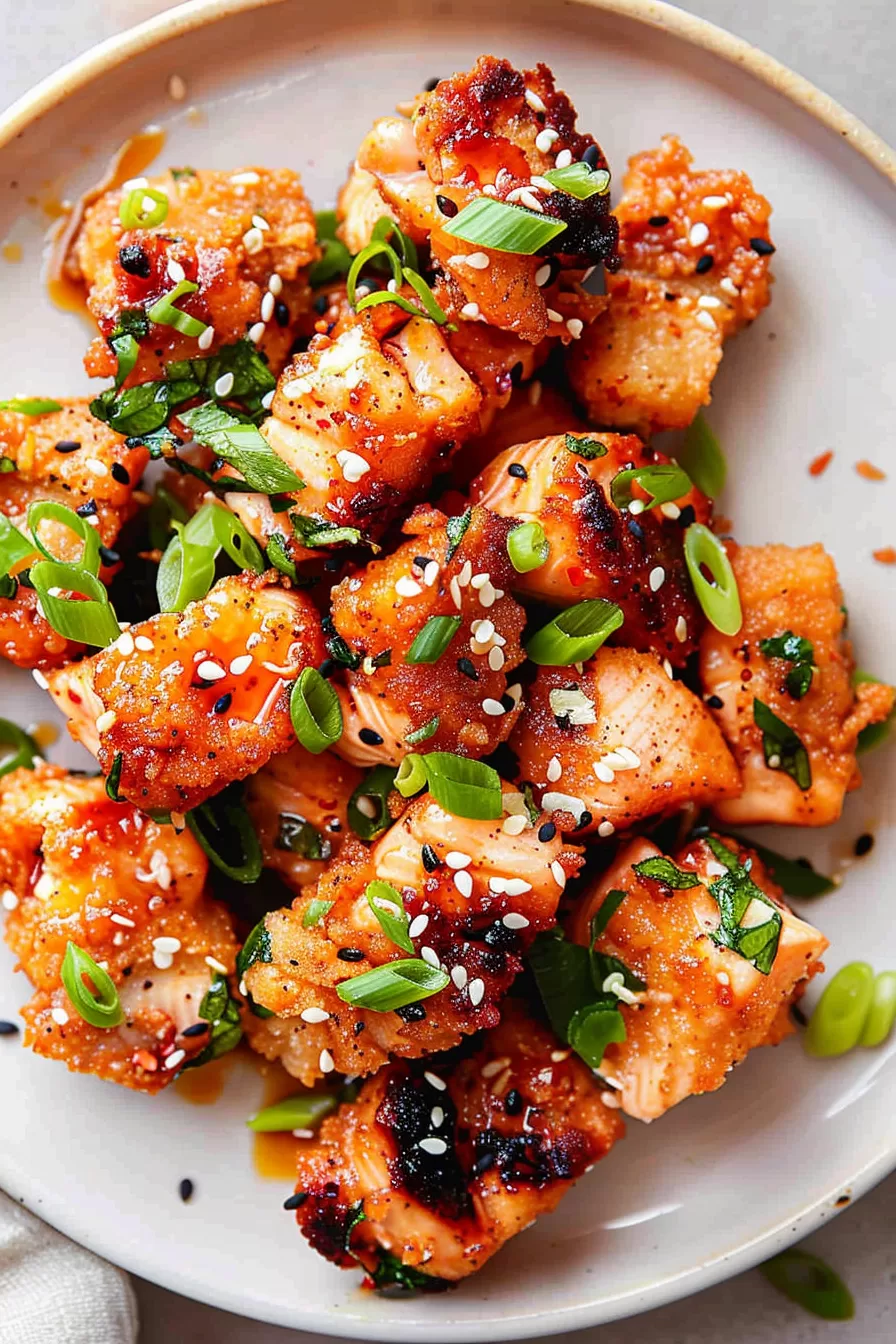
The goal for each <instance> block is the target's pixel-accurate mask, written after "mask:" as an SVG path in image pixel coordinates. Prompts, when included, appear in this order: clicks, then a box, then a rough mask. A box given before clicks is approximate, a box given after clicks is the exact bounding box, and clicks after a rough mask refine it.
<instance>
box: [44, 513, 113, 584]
mask: <svg viewBox="0 0 896 1344" xmlns="http://www.w3.org/2000/svg"><path fill="white" fill-rule="evenodd" d="M47 519H49V520H50V521H51V522H54V523H61V524H62V525H63V526H64V527H67V528H68V529H69V530H70V531H72V532H74V533H75V535H76V536H77V537H80V538H81V540H82V541H83V543H84V549H83V550H82V552H81V555H80V556H79V558H78V559H77V560H72V561H66V560H63V559H62V557H61V556H58V555H54V554H53V552H52V551H48V550H47V548H46V546H45V545H44V544H43V542H42V541H41V539H40V531H39V529H40V525H41V523H42V522H44V521H45V520H47ZM28 527H29V528H30V530H31V535H32V537H33V538H34V544H35V546H36V547H37V549H38V550H39V551H40V553H41V555H43V556H45V558H46V559H47V560H54V561H57V562H58V563H59V564H72V565H74V566H75V567H76V568H77V569H83V570H84V571H85V572H86V573H88V574H94V575H96V574H99V572H100V538H99V533H98V532H97V529H96V528H95V527H91V526H90V525H89V523H88V522H87V519H86V518H82V517H80V515H79V514H77V513H75V511H74V509H70V508H68V507H67V506H66V505H65V504H57V503H55V502H54V501H53V500H49V499H42V500H39V501H37V502H36V503H34V504H29V505H28Z"/></svg>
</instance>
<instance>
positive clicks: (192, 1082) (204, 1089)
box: [174, 1054, 234, 1106]
mask: <svg viewBox="0 0 896 1344" xmlns="http://www.w3.org/2000/svg"><path fill="white" fill-rule="evenodd" d="M233 1061H234V1056H233V1055H232V1054H229V1055H222V1056H221V1058H220V1059H213V1060H212V1061H211V1062H210V1063H209V1064H203V1065H202V1066H201V1067H200V1068H198V1069H187V1071H186V1073H182V1074H181V1075H180V1077H179V1078H178V1079H177V1080H176V1081H175V1084H174V1090H175V1091H176V1092H177V1095H178V1096H179V1097H183V1099H184V1101H188V1102H189V1103H190V1105H191V1106H212V1105H213V1104H214V1103H215V1102H216V1101H218V1100H220V1097H221V1093H222V1092H223V1091H224V1084H225V1083H226V1082H227V1076H228V1074H229V1073H230V1071H231V1069H232V1068H233Z"/></svg>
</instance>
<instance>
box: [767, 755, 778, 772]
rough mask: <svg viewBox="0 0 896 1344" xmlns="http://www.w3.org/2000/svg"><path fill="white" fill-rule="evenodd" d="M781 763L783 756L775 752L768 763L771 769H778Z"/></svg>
mask: <svg viewBox="0 0 896 1344" xmlns="http://www.w3.org/2000/svg"><path fill="white" fill-rule="evenodd" d="M780 764H781V757H780V756H779V755H778V754H777V753H774V754H773V755H771V756H769V758H768V761H767V765H768V767H769V769H770V770H777V769H778V767H779V766H780Z"/></svg>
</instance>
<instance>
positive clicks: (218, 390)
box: [214, 373, 233, 397]
mask: <svg viewBox="0 0 896 1344" xmlns="http://www.w3.org/2000/svg"><path fill="white" fill-rule="evenodd" d="M232 391H233V374H232V373H222V374H221V377H220V378H216V379H215V387H214V392H215V396H216V397H228V396H230V393H231V392H232Z"/></svg>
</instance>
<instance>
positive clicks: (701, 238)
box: [688, 220, 709, 247]
mask: <svg viewBox="0 0 896 1344" xmlns="http://www.w3.org/2000/svg"><path fill="white" fill-rule="evenodd" d="M708 237H709V229H708V228H707V226H706V225H705V224H704V223H703V222H702V220H701V221H699V222H698V223H697V224H692V225H691V229H690V232H689V233H688V242H689V243H690V245H691V247H702V246H703V244H704V243H705V242H706V240H707V239H708Z"/></svg>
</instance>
